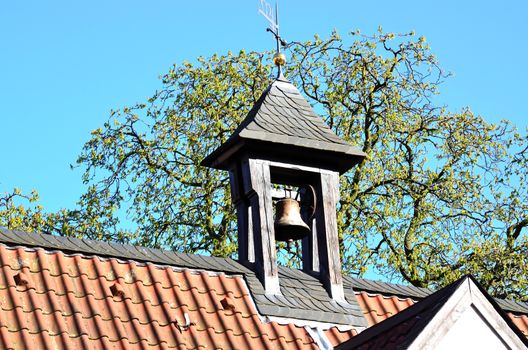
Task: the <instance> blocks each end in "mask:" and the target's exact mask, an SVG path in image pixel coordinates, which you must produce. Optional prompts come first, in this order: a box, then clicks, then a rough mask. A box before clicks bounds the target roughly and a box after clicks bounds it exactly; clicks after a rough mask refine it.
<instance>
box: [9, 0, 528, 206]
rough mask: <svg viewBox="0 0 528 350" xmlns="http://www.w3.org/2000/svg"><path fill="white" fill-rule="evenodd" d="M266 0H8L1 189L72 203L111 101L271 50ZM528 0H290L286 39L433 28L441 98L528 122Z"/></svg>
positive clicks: (130, 99)
mask: <svg viewBox="0 0 528 350" xmlns="http://www.w3.org/2000/svg"><path fill="white" fill-rule="evenodd" d="M257 7H258V1H257V0H231V1H227V0H226V1H224V2H219V1H185V2H184V1H176V0H172V1H169V0H165V1H158V0H151V1H133V0H129V1H121V0H112V1H98V0H92V1H4V2H3V3H1V4H0V106H1V107H0V193H1V192H6V191H10V190H11V189H12V188H13V187H20V188H22V189H23V190H24V191H29V190H30V189H33V188H34V189H37V190H38V191H39V192H40V194H41V202H42V204H43V205H44V206H45V207H46V208H47V209H49V210H57V209H59V208H61V207H72V206H73V205H74V204H75V202H76V200H77V198H78V196H79V195H80V194H81V193H82V191H83V187H82V185H81V170H80V169H76V170H70V166H69V165H70V164H73V163H74V162H75V159H76V157H77V155H78V154H79V152H80V150H81V148H82V146H83V144H84V142H86V141H87V140H88V139H89V136H90V131H91V130H93V129H95V128H98V127H100V126H102V124H103V123H104V122H105V121H106V119H107V118H108V116H109V111H110V109H118V108H121V107H123V106H126V105H131V104H134V103H136V102H143V101H145V100H146V99H147V98H148V97H149V96H150V95H151V94H152V93H153V92H154V91H155V90H156V89H157V88H158V87H159V86H160V82H159V79H158V77H159V75H161V74H163V73H165V72H166V71H168V68H169V67H170V66H171V65H172V64H173V63H180V62H182V61H183V60H188V61H192V60H194V59H195V58H196V57H198V56H200V55H204V56H208V55H210V54H212V53H214V52H219V53H225V52H227V51H228V50H231V51H234V52H237V51H239V50H240V49H246V50H265V49H271V48H273V45H274V43H273V41H272V39H271V38H270V35H269V34H268V33H266V32H265V27H266V22H265V20H264V19H263V18H262V17H261V16H259V15H258V14H257ZM527 13H528V5H527V4H526V1H521V0H517V1H513V0H504V1H502V2H498V1H460V0H459V1H441V2H440V1H435V2H433V1H424V0H422V1H406V0H402V1H318V2H316V1H304V2H301V1H287V0H282V1H281V3H280V19H281V31H282V34H283V35H284V37H285V38H286V40H290V41H302V40H309V39H310V38H312V36H313V35H314V34H315V33H318V34H321V35H328V34H329V33H330V32H331V31H332V29H334V28H336V29H337V30H338V31H339V32H340V33H342V34H344V33H346V32H348V31H351V30H355V29H360V30H361V31H362V32H363V33H366V34H368V33H373V32H374V31H375V30H376V28H377V27H378V26H379V25H381V26H382V27H383V28H384V30H386V31H392V32H408V31H411V30H414V31H415V32H416V33H417V34H418V35H424V36H425V37H426V38H427V41H428V42H429V44H430V45H431V48H432V51H433V52H434V53H435V54H436V55H437V56H438V58H439V60H440V63H441V65H442V67H443V68H444V69H446V70H448V71H451V72H453V73H455V76H454V77H453V78H451V79H449V80H448V81H447V82H446V83H445V84H444V85H443V88H442V95H441V97H440V101H441V102H442V103H445V104H447V105H448V106H449V109H451V110H458V109H460V108H461V107H463V106H470V107H471V108H472V110H473V111H475V112H476V113H478V114H481V115H483V116H484V117H485V118H486V119H487V120H489V121H498V120H500V119H503V118H507V119H510V120H511V121H512V122H513V123H514V124H515V125H517V126H518V127H519V128H520V129H526V127H527V126H528V121H527V118H526V108H525V103H526V100H527V99H528V93H527V92H528V89H527V87H526V82H527V81H528V70H527V68H526V61H527V59H528V39H527V37H528V24H527V23H526V14H527Z"/></svg>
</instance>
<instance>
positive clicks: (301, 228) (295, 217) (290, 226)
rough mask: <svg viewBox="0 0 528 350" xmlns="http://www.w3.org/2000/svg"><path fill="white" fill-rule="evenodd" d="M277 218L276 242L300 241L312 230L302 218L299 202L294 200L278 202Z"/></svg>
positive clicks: (286, 199) (287, 199)
mask: <svg viewBox="0 0 528 350" xmlns="http://www.w3.org/2000/svg"><path fill="white" fill-rule="evenodd" d="M275 217H276V219H275V240H277V241H283V242H287V241H291V240H298V239H301V238H304V237H306V236H307V235H308V234H309V233H310V228H309V227H308V225H306V223H305V222H304V221H303V219H302V218H301V207H300V205H299V202H298V201H296V200H295V199H293V198H283V199H281V200H280V201H278V202H277V208H276V215H275Z"/></svg>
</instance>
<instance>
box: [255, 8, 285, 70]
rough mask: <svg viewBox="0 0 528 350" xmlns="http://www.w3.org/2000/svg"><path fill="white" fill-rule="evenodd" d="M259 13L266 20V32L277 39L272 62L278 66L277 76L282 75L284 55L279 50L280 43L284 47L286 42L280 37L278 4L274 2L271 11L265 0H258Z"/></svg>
mask: <svg viewBox="0 0 528 350" xmlns="http://www.w3.org/2000/svg"><path fill="white" fill-rule="evenodd" d="M258 13H260V14H261V15H262V16H263V17H264V18H265V19H266V20H267V21H268V28H266V31H267V32H270V33H271V34H273V36H274V37H275V40H276V41H277V52H276V53H275V55H274V56H273V63H275V65H276V66H277V67H278V68H279V76H281V75H282V66H283V65H284V64H285V63H286V56H285V55H284V54H283V53H282V52H281V50H280V49H281V45H282V46H284V47H287V46H288V43H287V42H286V41H284V39H282V38H281V37H280V34H279V4H278V2H275V13H273V7H272V6H271V5H270V4H269V3H268V2H267V1H266V0H259V9H258Z"/></svg>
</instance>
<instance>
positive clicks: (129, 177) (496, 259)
mask: <svg viewBox="0 0 528 350" xmlns="http://www.w3.org/2000/svg"><path fill="white" fill-rule="evenodd" d="M289 55H290V56H291V58H290V62H289V63H288V64H287V68H286V76H287V77H288V78H289V79H290V80H292V81H293V82H294V84H296V85H297V86H298V87H299V88H300V89H301V91H302V92H303V93H304V94H305V96H306V97H307V99H308V100H309V102H310V103H312V105H313V106H314V107H315V109H316V110H317V111H318V112H319V113H320V114H321V115H322V116H323V117H324V119H325V120H326V121H327V123H328V124H329V125H330V126H331V127H332V129H333V130H334V131H335V132H336V133H337V134H338V135H340V136H341V137H343V138H344V139H346V140H347V141H349V142H350V143H351V144H354V145H356V146H358V147H360V148H361V149H362V150H363V151H364V152H365V153H367V155H368V156H367V158H366V159H365V160H364V161H363V162H362V163H361V164H359V165H358V166H357V167H355V168H354V169H352V170H350V171H349V172H348V173H346V174H345V175H344V176H342V178H341V200H340V203H339V208H338V221H339V234H340V240H341V244H342V255H343V259H344V260H343V261H344V269H345V270H346V271H347V272H348V273H352V274H356V275H362V274H364V273H365V272H366V271H367V269H368V268H371V269H374V270H376V271H378V272H381V273H383V274H385V275H387V276H392V277H393V278H399V279H404V280H406V281H408V282H410V283H412V284H413V285H416V286H424V287H425V286H433V287H436V286H441V285H444V284H446V283H449V282H451V281H453V280H454V279H456V278H458V277H459V276H460V275H462V274H465V273H468V272H470V273H473V274H475V275H476V276H477V278H478V279H479V280H480V281H481V282H482V283H483V284H484V286H485V287H486V288H488V290H490V291H491V292H492V293H493V294H494V295H496V296H500V297H515V298H517V299H523V298H526V295H527V291H528V281H527V279H526V277H525V276H528V273H527V272H528V267H527V266H528V264H527V261H526V260H527V257H528V242H527V238H526V231H527V229H526V227H527V226H528V214H527V213H528V210H527V209H528V208H527V205H528V204H527V203H528V193H527V190H526V180H527V170H526V165H527V164H526V163H527V154H528V152H527V151H526V147H528V146H526V145H527V143H528V141H527V139H526V137H524V138H523V137H522V136H521V135H520V134H518V133H517V132H516V131H515V128H514V127H513V126H512V125H510V124H509V123H507V122H503V123H500V124H499V125H493V124H490V123H487V122H486V121H485V120H484V119H483V118H481V117H479V116H476V115H474V114H473V113H472V112H471V110H470V109H464V110H462V111H459V112H449V111H448V110H447V109H446V108H444V107H442V106H437V105H436V104H435V95H436V94H438V88H439V85H440V84H441V83H442V80H443V79H445V78H446V77H447V75H446V74H444V73H443V71H442V70H441V69H440V67H439V65H438V63H437V61H436V59H435V57H434V55H432V54H431V52H430V50H429V47H428V46H427V44H426V41H425V39H424V38H418V39H415V37H414V35H413V34H406V35H395V34H390V33H389V34H386V33H383V32H381V30H380V32H379V33H378V34H376V35H374V36H371V37H367V36H363V35H361V34H360V33H351V36H350V37H347V38H345V39H342V38H341V37H339V35H337V34H336V33H334V34H333V35H332V36H330V37H329V38H327V39H321V38H319V37H316V38H315V40H314V41H311V42H304V43H293V44H292V45H291V46H290V48H289ZM267 62H270V59H269V54H259V53H255V52H251V53H246V52H244V51H242V52H240V53H239V54H236V55H235V54H232V53H228V54H227V55H214V56H212V57H210V58H199V59H198V60H197V62H196V63H195V64H191V63H183V64H182V65H180V66H173V67H172V68H171V69H170V71H169V72H168V73H167V74H165V75H164V76H163V78H162V88H161V89H160V90H159V91H157V92H156V93H155V94H154V95H153V96H152V97H151V98H150V99H149V100H148V101H147V102H146V103H144V104H138V105H135V106H133V107H125V108H123V109H120V110H116V111H113V112H112V114H111V117H110V119H109V121H108V122H107V123H105V125H104V127H103V128H100V129H97V130H95V131H93V132H92V135H91V139H90V140H89V141H88V142H87V143H86V144H85V146H84V149H83V151H82V153H81V155H80V156H79V158H78V161H77V163H78V165H79V166H81V167H83V168H84V169H85V173H84V177H83V180H84V182H85V183H86V184H87V185H88V186H89V187H88V191H87V192H86V193H85V194H84V195H83V196H82V198H81V200H80V205H79V209H78V210H75V211H64V212H62V213H61V214H60V215H55V216H54V217H53V218H51V219H50V220H49V224H48V226H47V227H48V229H47V231H48V232H56V233H59V234H68V235H76V236H84V235H85V234H86V232H87V231H89V232H90V235H89V236H91V237H98V238H100V237H103V238H106V239H114V240H118V241H122V242H133V243H136V244H142V245H147V246H153V247H164V248H168V249H175V250H180V251H187V252H210V253H212V254H215V255H223V256H228V255H232V254H233V253H234V252H235V249H236V244H235V242H236V227H235V220H234V211H233V208H232V206H231V204H230V194H229V186H228V177H227V174H225V173H222V172H219V171H215V170H212V169H208V168H204V167H201V166H199V163H200V161H201V160H202V159H203V157H204V156H205V155H207V154H208V153H210V152H211V151H212V150H213V149H215V148H216V147H218V146H219V145H220V144H221V143H222V142H224V141H225V140H226V139H227V137H229V135H230V134H231V132H232V131H233V130H234V128H235V127H236V126H237V125H238V123H239V122H240V121H241V120H242V119H243V118H244V117H245V115H246V113H247V112H248V111H249V109H250V108H251V107H252V105H253V104H254V103H255V101H256V100H257V98H258V97H259V96H260V94H261V93H262V92H263V91H264V89H265V88H266V87H267V86H268V85H269V84H270V82H271V79H270V77H271V76H272V75H273V73H272V67H271V66H270V65H269V64H268V63H267ZM125 215H126V217H125ZM123 217H125V219H123ZM120 218H121V219H120ZM131 223H133V225H131ZM123 224H127V225H128V226H129V227H133V228H132V229H128V230H126V231H125V230H122V229H120V227H123ZM93 226H95V229H93V228H92V229H91V227H93ZM61 227H66V228H67V229H66V230H61Z"/></svg>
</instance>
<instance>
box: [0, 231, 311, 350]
mask: <svg viewBox="0 0 528 350" xmlns="http://www.w3.org/2000/svg"><path fill="white" fill-rule="evenodd" d="M49 242H50V241H48V243H49ZM50 244H51V243H50ZM53 244H55V243H53ZM118 250H119V251H122V249H118ZM157 255H158V257H159V254H157ZM200 263H201V264H203V261H202V262H200ZM0 264H1V266H0V268H1V271H2V272H3V273H2V274H0V309H1V312H0V342H1V345H2V346H3V348H25V347H31V348H32V349H39V348H40V349H48V348H52V347H53V348H58V349H72V348H76V347H80V348H82V347H85V348H90V349H92V348H93V349H96V348H98V349H103V348H104V349H129V348H136V347H143V348H145V349H150V348H152V349H154V348H156V349H162V348H167V349H169V348H171V349H174V348H181V349H187V348H198V347H209V348H252V349H259V348H262V349H265V348H270V349H271V348H299V349H300V348H315V347H316V344H315V343H314V341H313V339H312V338H311V337H310V335H309V334H308V333H307V331H306V330H305V329H304V328H302V327H296V326H293V325H281V324H278V323H276V322H271V323H265V322H263V321H261V319H260V317H259V316H258V314H257V311H256V310H255V309H254V307H253V303H252V299H251V296H250V295H249V291H248V290H247V288H246V286H245V284H244V282H243V280H242V277H241V276H227V275H225V274H223V273H210V272H206V271H201V272H200V271H191V270H186V269H175V268H172V267H169V266H157V265H154V264H152V263H137V262H132V261H120V260H117V259H114V258H112V259H106V258H100V257H93V256H82V255H79V254H75V255H67V254H64V253H62V252H60V251H46V250H43V249H33V248H30V249H28V248H26V249H24V248H21V247H16V248H12V247H7V246H5V245H0ZM19 273H22V274H23V276H24V278H27V284H21V285H16V283H15V278H14V276H15V275H17V274H19ZM116 286H119V291H120V294H118V295H116V296H113V295H112V291H111V290H112V288H114V289H115V288H117V287H116ZM224 298H229V301H230V305H232V307H228V308H227V309H224V308H223V306H222V303H221V301H222V300H223V299H224ZM279 299H280V298H279ZM279 301H280V302H286V300H284V298H283V300H272V301H271V304H273V305H271V306H272V307H277V306H276V305H275V304H277V303H278V302H279ZM30 344H31V345H30Z"/></svg>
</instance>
